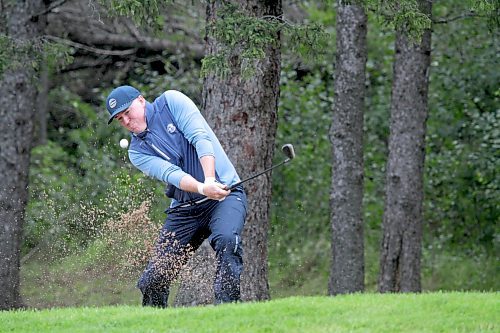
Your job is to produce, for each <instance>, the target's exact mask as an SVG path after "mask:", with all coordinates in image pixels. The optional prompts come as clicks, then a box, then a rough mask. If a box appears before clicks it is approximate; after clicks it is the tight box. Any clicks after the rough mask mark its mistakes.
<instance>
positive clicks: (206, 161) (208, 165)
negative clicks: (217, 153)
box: [200, 155, 215, 179]
mask: <svg viewBox="0 0 500 333" xmlns="http://www.w3.org/2000/svg"><path fill="white" fill-rule="evenodd" d="M200 163H201V167H202V168H203V174H204V175H205V179H207V178H209V177H214V178H215V157H213V156H210V155H207V156H203V157H202V158H200Z"/></svg>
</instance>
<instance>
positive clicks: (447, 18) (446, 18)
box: [432, 11, 486, 24]
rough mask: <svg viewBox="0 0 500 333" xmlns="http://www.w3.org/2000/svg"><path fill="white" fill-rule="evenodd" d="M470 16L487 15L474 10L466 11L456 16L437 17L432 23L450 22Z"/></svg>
mask: <svg viewBox="0 0 500 333" xmlns="http://www.w3.org/2000/svg"><path fill="white" fill-rule="evenodd" d="M470 17H486V16H485V15H479V14H477V13H474V12H472V11H471V12H468V13H464V14H462V15H458V16H454V17H445V18H442V19H435V20H432V23H435V24H446V23H450V22H453V21H457V20H461V19H464V18H470Z"/></svg>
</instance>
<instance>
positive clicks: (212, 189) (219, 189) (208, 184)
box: [197, 177, 231, 201]
mask: <svg viewBox="0 0 500 333" xmlns="http://www.w3.org/2000/svg"><path fill="white" fill-rule="evenodd" d="M197 188H198V193H200V194H201V195H204V196H206V197H208V198H209V199H213V200H219V201H222V200H224V199H225V198H226V196H227V195H228V194H229V193H230V192H231V191H229V190H228V188H227V186H226V185H224V184H220V183H217V182H216V181H215V177H206V178H205V182H204V183H198V185H197Z"/></svg>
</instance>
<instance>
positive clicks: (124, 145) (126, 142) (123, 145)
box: [120, 139, 128, 149]
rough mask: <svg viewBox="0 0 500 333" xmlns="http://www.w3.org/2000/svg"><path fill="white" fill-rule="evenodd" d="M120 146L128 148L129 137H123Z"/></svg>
mask: <svg viewBox="0 0 500 333" xmlns="http://www.w3.org/2000/svg"><path fill="white" fill-rule="evenodd" d="M120 147H122V148H123V149H125V148H127V147H128V140H127V139H121V140H120Z"/></svg>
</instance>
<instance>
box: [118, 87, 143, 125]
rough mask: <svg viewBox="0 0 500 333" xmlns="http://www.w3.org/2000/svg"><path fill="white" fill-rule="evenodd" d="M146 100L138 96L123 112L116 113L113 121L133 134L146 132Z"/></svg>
mask: <svg viewBox="0 0 500 333" xmlns="http://www.w3.org/2000/svg"><path fill="white" fill-rule="evenodd" d="M145 110H146V100H145V99H144V97H142V96H139V97H137V98H136V99H134V101H133V102H132V104H131V105H130V106H129V108H128V109H126V110H125V111H123V112H120V113H118V114H117V115H116V116H115V119H116V120H118V121H119V122H120V124H121V125H122V126H123V127H125V128H126V129H127V130H129V131H130V132H133V133H141V132H143V131H144V130H146V127H147V124H146V112H145Z"/></svg>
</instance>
